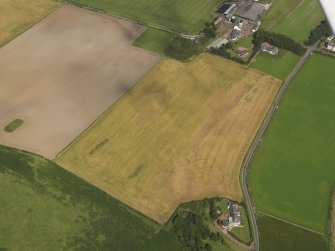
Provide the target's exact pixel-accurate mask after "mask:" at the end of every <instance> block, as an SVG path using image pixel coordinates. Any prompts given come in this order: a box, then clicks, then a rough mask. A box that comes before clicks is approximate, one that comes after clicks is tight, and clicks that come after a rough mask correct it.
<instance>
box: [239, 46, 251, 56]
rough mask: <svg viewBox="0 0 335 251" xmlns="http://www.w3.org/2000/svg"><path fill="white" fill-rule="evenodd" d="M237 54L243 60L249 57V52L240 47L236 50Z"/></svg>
mask: <svg viewBox="0 0 335 251" xmlns="http://www.w3.org/2000/svg"><path fill="white" fill-rule="evenodd" d="M236 54H237V55H238V56H239V57H241V58H244V57H246V56H248V55H249V51H248V50H247V49H245V48H243V47H240V48H238V49H237V50H236Z"/></svg>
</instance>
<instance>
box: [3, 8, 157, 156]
mask: <svg viewBox="0 0 335 251" xmlns="http://www.w3.org/2000/svg"><path fill="white" fill-rule="evenodd" d="M69 20H71V22H69ZM143 31H144V27H143V26H139V25H137V24H134V23H130V22H127V21H123V20H119V19H116V18H113V17H110V16H104V15H100V14H96V13H94V12H90V11H87V10H83V9H80V8H75V7H72V6H64V7H61V8H59V9H58V10H56V11H55V12H54V13H52V14H51V15H49V16H48V17H47V18H45V19H44V20H43V21H41V22H40V23H39V24H37V25H35V26H34V27H33V28H31V29H30V30H29V31H27V32H26V33H24V34H23V35H21V36H20V37H19V38H17V39H15V40H14V41H12V42H11V43H9V44H7V45H5V46H4V47H3V48H2V49H1V51H0V67H1V70H0V73H1V76H2V78H1V80H0V92H1V100H0V103H1V106H0V126H1V127H5V126H6V125H8V124H10V123H11V122H12V121H14V120H16V119H20V120H22V121H24V122H23V124H22V126H21V127H20V128H18V129H17V130H16V131H15V132H13V133H11V134H8V133H6V132H4V131H1V132H0V143H1V144H5V145H9V146H13V147H17V148H19V149H24V150H27V151H31V152H35V153H38V154H41V155H43V156H46V157H48V158H54V157H55V156H56V154H57V153H58V152H60V151H61V150H62V149H63V148H65V147H66V146H67V145H68V144H69V143H71V141H73V140H74V139H75V138H76V137H77V136H78V135H79V134H80V133H81V132H82V131H84V130H85V129H86V128H87V127H88V126H89V125H90V124H91V123H92V122H93V121H94V120H95V119H96V118H97V117H98V116H99V115H101V114H102V113H103V112H104V111H105V110H106V109H107V108H108V107H109V106H110V105H112V104H113V103H114V102H115V101H116V100H117V99H118V98H119V97H120V96H121V95H122V94H123V93H125V92H126V91H127V90H128V89H130V88H131V87H132V86H133V85H134V84H135V83H136V82H137V80H138V79H140V78H141V77H142V76H143V75H144V74H145V73H146V72H147V71H148V70H150V69H151V67H152V66H154V65H155V64H156V63H157V62H158V60H159V57H158V56H157V55H155V54H153V53H150V52H146V51H144V50H139V49H137V48H135V47H131V45H130V44H131V43H132V41H134V40H135V39H136V38H137V37H138V36H139V35H140V34H141V33H142V32H143ZM10 62H15V65H16V67H15V68H13V67H11V63H10ZM13 93H15V96H13ZM50 142H52V144H50Z"/></svg>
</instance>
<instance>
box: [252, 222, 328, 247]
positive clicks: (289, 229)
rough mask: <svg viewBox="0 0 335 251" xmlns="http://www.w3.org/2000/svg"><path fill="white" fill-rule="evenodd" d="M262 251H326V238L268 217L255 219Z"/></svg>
mask: <svg viewBox="0 0 335 251" xmlns="http://www.w3.org/2000/svg"><path fill="white" fill-rule="evenodd" d="M257 223H258V228H259V232H260V248H261V250H262V251H263V250H264V251H283V250H285V251H316V250H317V251H328V247H327V241H326V238H325V237H324V236H322V235H319V234H316V233H313V232H311V231H308V230H305V229H303V228H300V227H296V226H293V225H291V224H288V223H285V222H283V221H279V220H276V219H274V218H271V217H268V216H260V217H258V219H257Z"/></svg>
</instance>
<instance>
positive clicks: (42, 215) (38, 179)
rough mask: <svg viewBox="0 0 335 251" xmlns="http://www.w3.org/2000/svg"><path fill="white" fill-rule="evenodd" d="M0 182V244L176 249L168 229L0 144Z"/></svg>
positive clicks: (33, 248) (43, 247)
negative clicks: (163, 228) (162, 228)
mask: <svg viewBox="0 0 335 251" xmlns="http://www.w3.org/2000/svg"><path fill="white" fill-rule="evenodd" d="M0 184H1V186H0V205H1V206H0V250H27V251H29V250H31V251H39V250H41V251H45V250H145V251H147V250H152V251H156V250H179V249H180V247H179V244H178V241H177V239H176V236H175V234H174V233H173V232H167V231H165V230H162V231H159V229H160V228H161V227H160V226H158V225H157V224H155V223H153V222H151V221H150V220H149V219H147V218H145V217H144V216H141V215H139V214H138V213H136V212H135V211H133V210H131V209H129V208H128V207H126V206H124V205H123V204H121V203H119V202H118V201H116V200H115V199H113V198H111V197H110V196H108V195H106V194H105V193H103V192H101V191H100V190H98V189H97V188H95V187H94V186H92V185H90V184H88V183H86V182H84V181H83V180H81V179H80V178H78V177H76V176H74V175H72V174H71V173H69V172H67V171H65V170H64V169H62V168H60V167H58V166H57V165H55V164H54V163H52V162H50V161H48V160H46V159H43V158H41V157H38V156H35V155H32V154H28V153H23V152H19V151H16V150H13V149H10V148H6V147H1V146H0ZM145 222H146V223H145Z"/></svg>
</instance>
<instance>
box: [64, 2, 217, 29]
mask: <svg viewBox="0 0 335 251" xmlns="http://www.w3.org/2000/svg"><path fill="white" fill-rule="evenodd" d="M70 2H73V3H76V4H82V5H86V6H89V7H93V8H97V9H102V10H105V11H107V12H109V13H111V14H114V15H118V16H123V17H127V18H129V19H133V20H136V21H139V22H142V23H145V24H150V25H157V26H160V27H162V28H166V29H170V30H174V31H178V32H182V33H198V32H199V31H200V30H202V28H203V27H204V25H205V23H206V22H210V21H212V18H213V12H214V10H215V8H216V7H217V6H218V5H219V4H220V3H221V2H222V0H206V1H202V0H183V1H180V0H146V1H136V0H127V1H125V0H99V1H92V0H70Z"/></svg>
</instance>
